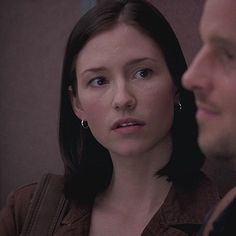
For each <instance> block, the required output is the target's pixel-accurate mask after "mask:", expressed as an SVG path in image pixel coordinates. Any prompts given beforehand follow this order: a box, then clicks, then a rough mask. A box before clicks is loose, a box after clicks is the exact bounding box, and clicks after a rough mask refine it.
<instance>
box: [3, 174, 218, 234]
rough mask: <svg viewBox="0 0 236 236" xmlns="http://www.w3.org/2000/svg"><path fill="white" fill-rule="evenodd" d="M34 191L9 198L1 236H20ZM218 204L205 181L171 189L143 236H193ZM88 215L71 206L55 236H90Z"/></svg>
mask: <svg viewBox="0 0 236 236" xmlns="http://www.w3.org/2000/svg"><path fill="white" fill-rule="evenodd" d="M35 187H36V184H29V185H26V186H23V187H20V188H18V189H17V190H16V191H15V192H14V193H12V194H11V195H10V196H9V198H8V201H7V205H6V207H5V208H4V209H2V211H1V214H0V235H1V236H17V235H20V233H21V230H22V226H23V223H24V220H25V216H26V213H27V209H28V206H29V204H30V201H31V199H32V195H33V193H34V190H35ZM218 200H219V195H218V192H217V191H216V189H215V187H214V186H213V185H212V184H211V182H210V181H209V180H208V179H207V178H206V177H204V178H203V180H202V182H201V183H200V185H199V186H198V188H197V189H195V190H194V191H193V192H184V191H182V190H180V189H176V188H174V187H172V188H171V190H170V192H169V194H168V196H167V198H166V200H165V202H164V203H163V205H162V206H161V208H160V209H159V210H158V211H157V212H156V214H155V215H154V216H153V218H152V219H151V221H150V222H149V223H148V225H147V226H146V227H145V229H144V231H143V233H142V236H156V235H160V236H187V235H188V236H195V235H197V232H198V231H199V229H200V227H201V225H202V223H203V221H204V218H205V215H206V213H207V212H208V211H209V209H210V208H212V207H213V206H214V205H215V204H216V202H217V201H218ZM49 204H50V203H49ZM91 212H92V206H89V207H84V206H82V207H76V206H75V205H73V204H70V207H69V208H68V210H67V212H66V214H65V215H64V217H63V219H62V221H61V223H60V227H59V228H58V229H57V232H55V235H57V236H65V235H66V236H72V235H76V236H87V235H89V228H90V219H91ZM40 236H42V235H40Z"/></svg>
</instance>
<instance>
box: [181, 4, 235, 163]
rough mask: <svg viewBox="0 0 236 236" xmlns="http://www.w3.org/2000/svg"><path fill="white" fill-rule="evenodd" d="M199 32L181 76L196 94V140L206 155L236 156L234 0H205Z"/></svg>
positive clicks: (218, 156) (185, 85) (217, 156)
mask: <svg viewBox="0 0 236 236" xmlns="http://www.w3.org/2000/svg"><path fill="white" fill-rule="evenodd" d="M200 34H201V38H202V41H203V45H202V48H201V50H200V51H199V52H198V54H197V56H196V57H195V59H194V61H193V62H192V65H191V66H190V68H189V70H188V71H187V72H186V73H185V75H184V77H183V85H184V87H185V88H187V89H189V90H191V91H193V93H194V95H195V98H196V105H197V108H198V109H197V113H196V118H197V122H198V126H199V144H200V147H201V148H202V150H203V152H204V153H205V154H206V155H208V156H214V157H215V158H224V159H232V157H235V159H236V1H235V0H224V1H222V0H207V2H206V5H205V8H204V12H203V15H202V18H201V23H200Z"/></svg>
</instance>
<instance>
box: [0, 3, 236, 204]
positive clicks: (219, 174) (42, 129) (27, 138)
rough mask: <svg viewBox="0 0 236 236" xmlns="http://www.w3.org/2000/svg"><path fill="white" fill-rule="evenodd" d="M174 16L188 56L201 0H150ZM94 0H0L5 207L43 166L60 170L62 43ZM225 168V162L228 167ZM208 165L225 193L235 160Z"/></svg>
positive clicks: (0, 194)
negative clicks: (16, 190)
mask: <svg viewBox="0 0 236 236" xmlns="http://www.w3.org/2000/svg"><path fill="white" fill-rule="evenodd" d="M150 2H152V3H153V4H154V5H155V6H156V7H157V8H158V9H159V10H160V11H161V12H162V13H163V14H164V15H165V16H166V18H167V19H168V20H169V22H170V24H171V25H172V27H173V29H174V30H175V31H176V34H177V37H178V39H179V41H180V43H181V46H182V49H183V51H184V54H185V57H186V59H187V62H188V64H189V63H190V62H191V60H192V58H193V56H194V55H195V53H196V52H197V50H198V49H199V48H200V45H201V42H200V39H199V35H198V23H199V19H200V15H201V11H202V7H203V4H204V0H150ZM95 4H96V0H66V1H65V0H40V1H30V0H20V1H17V0H1V8H0V53H1V56H0V83H1V85H0V208H1V207H2V206H3V205H4V204H5V201H6V197H7V195H8V194H9V193H10V192H11V191H13V190H14V189H15V188H17V187H18V186H20V185H23V184H27V183H30V182H35V181H38V179H39V178H40V177H41V176H42V175H43V174H44V173H46V172H52V173H57V174H63V165H62V161H61V158H60V154H59V146H58V118H59V93H60V80H61V68H62V60H63V53H64V49H65V43H66V40H67V38H68V35H69V33H70V31H71V30H72V28H73V26H74V24H75V23H76V22H77V21H78V19H79V17H80V16H81V15H83V14H84V13H85V12H86V11H87V10H88V9H89V8H90V7H92V6H93V5H95ZM224 168H225V169H226V170H224ZM204 170H205V171H206V172H207V174H209V176H210V177H211V178H212V179H213V181H215V182H216V183H217V184H218V186H219V187H220V190H221V192H222V193H224V192H225V191H227V190H228V189H229V188H230V187H231V186H233V183H234V182H235V180H236V177H235V176H236V175H235V173H234V171H233V170H231V168H230V166H227V165H223V164H219V163H215V162H212V161H210V160H208V161H207V162H206V164H205V166H204Z"/></svg>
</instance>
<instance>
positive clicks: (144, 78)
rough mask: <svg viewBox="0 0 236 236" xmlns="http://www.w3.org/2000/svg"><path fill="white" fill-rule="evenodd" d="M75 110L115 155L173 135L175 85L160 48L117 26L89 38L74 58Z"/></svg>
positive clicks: (155, 145)
mask: <svg viewBox="0 0 236 236" xmlns="http://www.w3.org/2000/svg"><path fill="white" fill-rule="evenodd" d="M76 76H77V96H76V97H73V96H72V104H73V109H74V111H75V114H76V115H77V116H78V117H79V118H80V119H83V120H86V121H87V122H88V125H89V128H90V130H91V132H92V133H93V135H94V137H95V138H96V139H97V140H98V141H99V142H100V143H101V144H102V145H103V146H105V147H106V148H107V149H108V150H109V151H110V153H111V154H118V155H123V156H128V155H129V156H130V155H138V154H144V153H147V152H150V151H152V150H155V149H156V148H158V147H159V146H161V145H163V144H164V143H165V142H167V140H168V141H169V140H170V139H169V138H170V129H171V126H172V122H173V115H174V114H173V113H174V104H175V103H176V102H177V99H178V98H176V96H175V94H176V91H175V87H174V85H173V82H172V79H171V76H170V73H169V71H168V69H167V66H166V63H165V60H164V58H163V55H162V53H161V50H160V48H159V47H158V46H157V45H156V44H155V42H154V41H153V40H152V39H151V38H149V37H148V36H146V35H145V34H143V33H141V32H140V31H139V30H137V28H135V27H133V26H130V25H126V24H123V23H122V24H121V23H120V24H118V25H116V26H115V27H113V28H112V29H109V30H107V31H104V32H101V33H99V34H97V35H96V36H95V37H93V38H92V39H90V40H89V41H88V43H87V44H86V45H85V46H84V48H83V49H82V51H81V52H80V53H79V55H78V57H77V60H76Z"/></svg>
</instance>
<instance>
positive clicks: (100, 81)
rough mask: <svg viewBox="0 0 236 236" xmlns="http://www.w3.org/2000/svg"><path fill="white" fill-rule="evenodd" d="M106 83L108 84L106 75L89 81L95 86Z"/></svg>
mask: <svg viewBox="0 0 236 236" xmlns="http://www.w3.org/2000/svg"><path fill="white" fill-rule="evenodd" d="M104 84H107V80H106V78H104V77H102V76H101V77H100V76H99V77H96V78H94V79H92V80H90V81H89V85H91V86H94V87H100V86H103V85H104Z"/></svg>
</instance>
